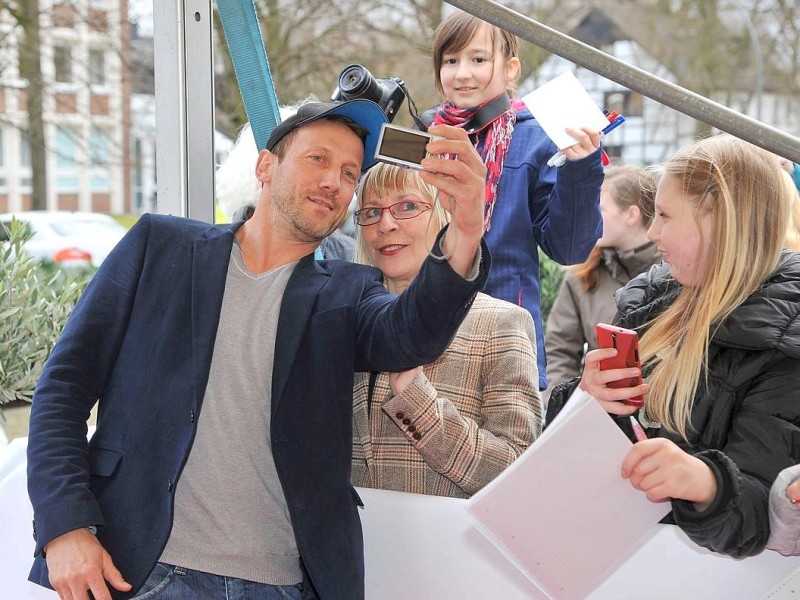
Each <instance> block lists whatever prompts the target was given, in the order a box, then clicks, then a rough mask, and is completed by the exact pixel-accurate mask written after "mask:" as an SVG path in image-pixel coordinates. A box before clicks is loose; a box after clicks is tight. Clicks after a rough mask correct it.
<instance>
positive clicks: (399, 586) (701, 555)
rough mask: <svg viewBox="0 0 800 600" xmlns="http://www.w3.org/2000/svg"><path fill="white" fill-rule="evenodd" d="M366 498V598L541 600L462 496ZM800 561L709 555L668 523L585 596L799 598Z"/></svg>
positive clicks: (368, 494)
mask: <svg viewBox="0 0 800 600" xmlns="http://www.w3.org/2000/svg"><path fill="white" fill-rule="evenodd" d="M357 491H358V493H359V495H360V496H361V498H362V500H363V501H364V505H365V508H364V510H362V511H361V513H360V514H361V521H362V523H363V527H364V554H365V557H366V571H367V573H366V589H367V600H405V599H406V598H408V597H409V596H411V597H415V598H421V599H431V600H434V599H435V600H471V599H474V600H485V599H488V598H502V599H503V600H523V599H524V600H529V599H533V600H538V599H540V598H547V596H546V595H545V594H544V593H543V592H541V591H540V590H539V589H538V588H536V586H534V584H533V583H531V582H530V581H529V580H528V579H527V578H526V577H525V576H524V575H523V574H522V573H521V572H520V571H518V570H517V569H516V568H515V567H514V566H513V565H512V564H511V563H510V562H509V561H508V560H506V558H505V557H504V556H503V555H502V554H501V553H500V551H499V550H498V549H497V548H496V547H495V546H494V545H493V544H492V543H491V542H490V541H489V540H488V539H486V538H484V537H483V536H482V535H481V534H480V533H479V532H478V530H477V529H475V528H474V527H473V525H472V521H471V518H470V517H469V515H468V513H467V510H466V502H467V501H466V500H459V499H454V498H440V497H436V496H422V495H417V494H404V493H401V492H389V491H385V490H372V489H366V488H357ZM792 574H795V575H798V574H800V558H798V557H792V558H786V557H784V556H781V555H780V554H777V553H775V552H769V551H765V552H762V553H761V554H760V555H758V556H755V557H752V558H747V559H744V560H735V559H732V558H730V557H726V556H722V555H719V554H714V553H712V552H709V551H707V550H705V549H703V548H700V547H698V546H697V545H695V544H694V543H693V542H691V541H690V540H689V539H688V538H687V537H686V536H685V535H684V534H683V532H682V531H681V530H680V529H679V528H678V527H674V526H670V525H658V526H656V528H655V530H654V535H653V536H652V537H651V538H650V539H649V540H648V541H647V542H646V543H645V544H644V545H643V546H642V547H641V548H640V549H639V550H638V551H637V552H636V553H635V554H634V555H633V556H632V557H631V558H630V559H628V561H627V562H626V563H625V564H623V565H622V567H620V568H619V569H618V570H617V571H616V572H615V573H613V574H612V575H611V576H610V577H609V578H608V579H607V580H606V581H605V582H603V584H602V585H600V586H599V587H598V588H597V589H596V590H595V591H594V592H592V593H591V594H590V595H589V598H590V599H591V600H626V599H630V600H641V598H648V599H655V600H659V599H663V600H674V599H675V598H703V600H730V599H731V598H737V599H738V598H742V599H758V598H767V597H769V598H770V599H771V600H779V599H786V600H788V599H790V598H791V599H796V598H798V597H800V587H798V586H800V582H798V580H797V579H798V578H797V577H795V580H794V583H793V584H792V585H785V586H783V588H782V589H781V590H777V589H776V588H778V587H779V584H780V583H781V582H782V581H783V580H784V579H786V578H789V577H790V576H791V575H792Z"/></svg>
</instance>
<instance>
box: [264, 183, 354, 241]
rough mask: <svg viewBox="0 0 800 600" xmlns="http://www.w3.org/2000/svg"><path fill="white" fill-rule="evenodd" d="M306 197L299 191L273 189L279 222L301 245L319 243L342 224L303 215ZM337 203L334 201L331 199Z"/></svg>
mask: <svg viewBox="0 0 800 600" xmlns="http://www.w3.org/2000/svg"><path fill="white" fill-rule="evenodd" d="M303 198H305V195H304V194H303V193H302V192H301V191H299V190H297V189H291V190H289V189H286V188H283V187H278V188H277V189H276V188H273V194H272V201H273V207H274V210H275V214H276V217H277V220H278V222H280V223H282V224H283V228H284V229H285V230H286V231H287V232H288V234H289V236H290V237H291V238H292V239H294V240H296V241H298V242H301V243H319V242H321V241H322V240H323V239H324V238H326V237H328V236H329V235H330V234H331V233H333V232H334V231H335V230H336V229H337V228H338V227H339V225H340V223H326V222H324V221H322V220H314V219H312V218H309V217H308V216H307V215H305V214H303V210H302V203H303ZM330 200H331V202H333V203H335V200H334V199H330Z"/></svg>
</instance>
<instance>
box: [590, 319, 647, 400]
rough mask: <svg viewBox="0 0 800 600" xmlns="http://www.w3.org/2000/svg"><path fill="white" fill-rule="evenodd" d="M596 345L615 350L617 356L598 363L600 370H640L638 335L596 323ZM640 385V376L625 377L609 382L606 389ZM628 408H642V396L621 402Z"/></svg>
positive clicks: (631, 331) (630, 331)
mask: <svg viewBox="0 0 800 600" xmlns="http://www.w3.org/2000/svg"><path fill="white" fill-rule="evenodd" d="M595 333H596V334H597V345H598V346H599V347H600V348H616V349H617V355H616V356H613V357H611V358H606V359H603V360H601V361H600V370H601V371H607V370H609V369H626V368H628V369H629V368H633V367H635V368H637V369H638V368H640V367H641V365H640V364H639V334H638V333H636V332H635V331H633V330H631V329H624V328H623V327H616V326H614V325H608V324H606V323H598V324H597V326H596V327H595ZM641 384H642V376H641V375H637V376H636V377H625V378H623V379H618V380H617V381H610V382H609V383H608V387H611V388H626V387H636V386H638V385H641ZM622 402H623V404H627V405H629V406H642V405H643V404H644V397H643V396H636V397H634V398H628V399H627V400H623V401H622Z"/></svg>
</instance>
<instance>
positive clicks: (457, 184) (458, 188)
mask: <svg viewBox="0 0 800 600" xmlns="http://www.w3.org/2000/svg"><path fill="white" fill-rule="evenodd" d="M428 132H429V133H431V134H432V135H435V136H440V138H441V139H434V140H431V141H430V142H429V143H428V144H427V146H426V150H427V151H428V153H429V154H430V155H435V156H428V157H427V158H425V159H423V160H422V172H421V177H422V180H423V181H425V183H428V184H430V185H432V186H434V187H435V188H436V189H437V190H439V200H440V202H442V206H443V207H444V208H445V210H447V211H448V212H449V213H450V215H451V216H452V222H451V223H450V227H449V228H448V230H447V234H446V235H445V238H444V242H443V248H442V249H443V250H444V254H445V256H447V257H449V261H450V265H451V266H452V267H453V270H455V271H456V272H457V273H459V274H460V275H462V276H466V275H467V274H468V273H469V272H470V269H471V267H472V265H473V263H474V259H475V253H476V251H477V249H478V246H479V245H480V241H481V238H482V237H483V211H484V185H485V183H486V167H485V166H484V164H483V161H482V160H481V157H480V156H479V155H478V153H477V152H476V151H475V148H474V147H473V145H472V142H470V141H469V137H467V133H466V131H464V130H463V129H460V128H458V127H451V126H449V125H438V126H436V127H431V128H430V129H429V130H428Z"/></svg>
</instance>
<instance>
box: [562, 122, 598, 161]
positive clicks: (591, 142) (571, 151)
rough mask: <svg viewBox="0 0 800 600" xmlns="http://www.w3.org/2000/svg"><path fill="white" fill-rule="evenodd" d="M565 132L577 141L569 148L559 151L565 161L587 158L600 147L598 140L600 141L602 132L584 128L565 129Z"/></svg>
mask: <svg viewBox="0 0 800 600" xmlns="http://www.w3.org/2000/svg"><path fill="white" fill-rule="evenodd" d="M566 131H567V133H568V134H570V135H571V136H572V137H574V138H575V139H576V140H578V141H577V143H575V144H573V145H572V146H570V147H569V148H564V149H563V150H561V153H562V154H563V155H564V158H565V159H566V160H580V159H581V158H585V157H587V156H589V155H590V154H591V153H592V152H594V151H595V150H597V149H598V148H599V147H600V140H601V139H602V132H600V131H594V130H591V129H587V128H586V127H583V128H581V129H573V128H572V127H567V130H566Z"/></svg>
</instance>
